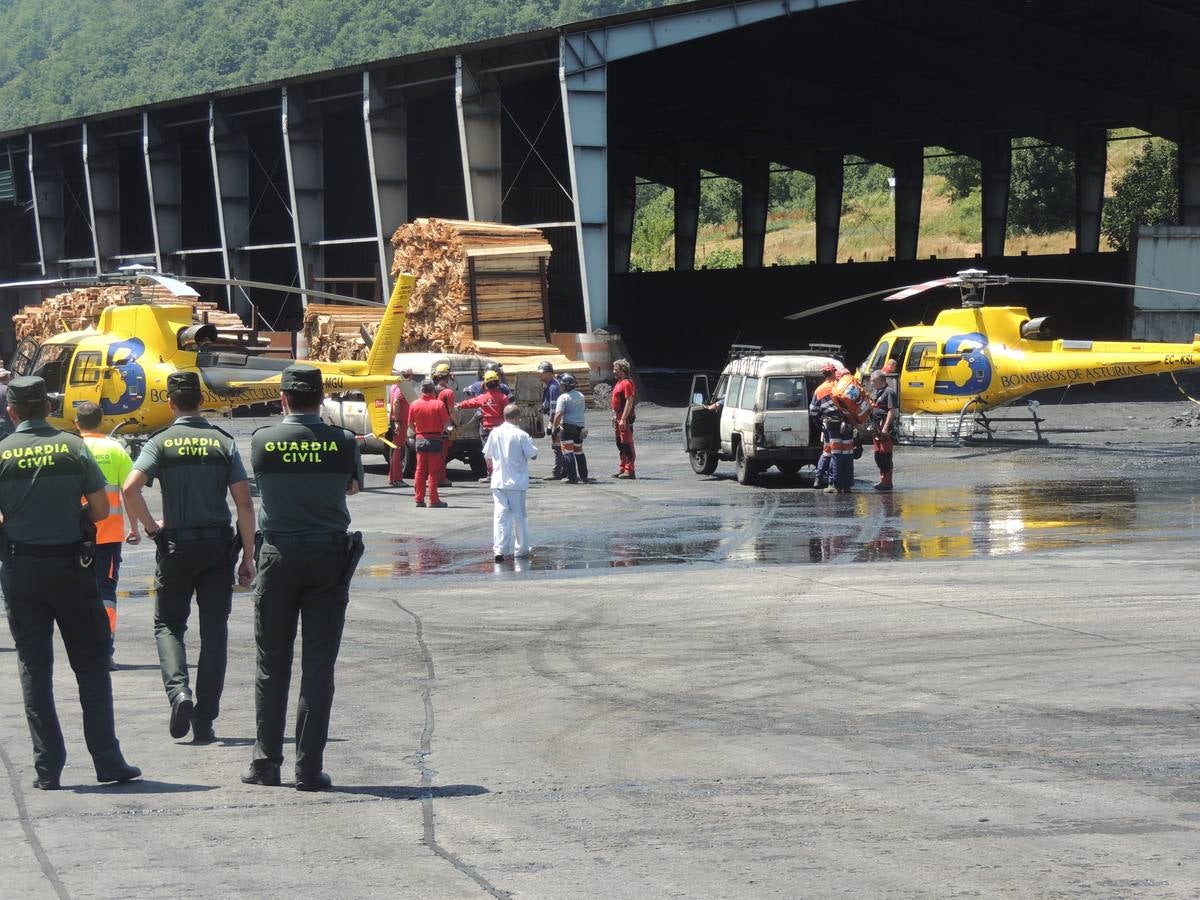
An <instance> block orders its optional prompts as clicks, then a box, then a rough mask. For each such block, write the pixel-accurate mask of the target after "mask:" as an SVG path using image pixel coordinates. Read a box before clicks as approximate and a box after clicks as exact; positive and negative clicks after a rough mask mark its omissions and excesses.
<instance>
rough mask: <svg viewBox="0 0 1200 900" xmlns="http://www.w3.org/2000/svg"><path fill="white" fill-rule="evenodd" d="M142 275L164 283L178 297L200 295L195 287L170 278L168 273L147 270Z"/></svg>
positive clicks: (158, 282)
mask: <svg viewBox="0 0 1200 900" xmlns="http://www.w3.org/2000/svg"><path fill="white" fill-rule="evenodd" d="M142 277H144V278H149V279H150V280H151V281H153V282H156V283H157V284H160V285H162V286H163V287H165V288H166V289H167V290H168V291H170V292H171V293H172V294H174V295H175V296H176V297H193V298H194V297H199V296H200V295H199V294H198V293H196V291H195V289H194V288H191V287H189V286H188V285H186V284H184V283H183V282H182V281H179V280H178V279H175V278H168V277H167V276H166V275H159V274H157V273H156V272H146V273H145V274H144V275H143V276H142Z"/></svg>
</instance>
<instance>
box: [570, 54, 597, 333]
mask: <svg viewBox="0 0 1200 900" xmlns="http://www.w3.org/2000/svg"><path fill="white" fill-rule="evenodd" d="M570 37H571V38H575V39H577V40H582V41H584V43H585V46H581V47H576V48H573V47H571V46H570V43H569V40H568V36H567V35H564V36H563V37H562V38H561V40H560V45H559V56H560V58H561V60H562V65H561V66H559V69H558V79H559V88H560V90H561V92H562V106H563V127H564V129H565V131H566V136H567V161H568V162H569V163H570V169H571V193H572V194H573V195H574V197H575V232H576V236H577V239H578V242H579V270H580V271H579V274H580V280H581V282H582V288H583V317H584V322H585V323H586V327H587V330H588V331H593V330H595V329H597V328H607V327H608V67H607V66H606V65H605V63H604V57H603V55H602V54H601V52H600V48H599V46H597V45H596V44H594V43H592V40H591V38H589V37H587V35H572V36H570Z"/></svg>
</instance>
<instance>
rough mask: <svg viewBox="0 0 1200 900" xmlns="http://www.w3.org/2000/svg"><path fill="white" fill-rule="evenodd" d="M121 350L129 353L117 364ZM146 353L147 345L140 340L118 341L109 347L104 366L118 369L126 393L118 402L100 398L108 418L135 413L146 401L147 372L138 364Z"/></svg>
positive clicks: (101, 406)
mask: <svg viewBox="0 0 1200 900" xmlns="http://www.w3.org/2000/svg"><path fill="white" fill-rule="evenodd" d="M121 350H126V351H128V353H126V354H125V355H123V356H122V357H121V361H120V362H117V361H116V359H117V356H118V354H119V352H120V351H121ZM145 352H146V345H145V344H144V343H142V341H141V339H139V338H130V339H129V340H127V341H116V342H114V343H112V344H109V345H108V353H107V354H105V359H104V364H105V365H106V366H112V368H114V369H116V371H117V374H118V375H119V376H120V377H121V381H123V382H124V384H125V391H124V393H122V394H121V396H120V397H118V398H117V399H116V400H109V399H107V398H106V397H101V398H100V408H101V409H102V410H104V414H105V415H106V416H116V415H120V414H122V413H129V412H133V411H134V410H135V409H137V408H138V407H139V406H141V405H142V401H143V400H145V399H146V370H145V369H143V368H142V367H141V365H140V364H139V363H138V360H139V359H141V358H142V354H143V353H145Z"/></svg>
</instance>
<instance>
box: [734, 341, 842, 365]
mask: <svg viewBox="0 0 1200 900" xmlns="http://www.w3.org/2000/svg"><path fill="white" fill-rule="evenodd" d="M748 356H832V357H834V358H835V359H838V360H842V361H843V362H844V361H845V360H844V359H843V355H842V345H841V344H816V343H813V344H809V345H808V346H807V347H803V348H801V349H799V350H764V349H763V348H762V346H761V345H760V344H730V345H729V358H728V359H727V360H726V361H725V363H726V365H728V364H729V363H731V362H733V361H734V360H735V359H743V358H745V357H748Z"/></svg>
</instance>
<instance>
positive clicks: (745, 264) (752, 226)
mask: <svg viewBox="0 0 1200 900" xmlns="http://www.w3.org/2000/svg"><path fill="white" fill-rule="evenodd" d="M770 193H771V164H770V163H769V162H766V161H765V160H759V159H745V160H743V161H742V268H744V269H761V268H762V264H763V252H764V251H765V249H766V243H767V203H768V200H769V196H770Z"/></svg>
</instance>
